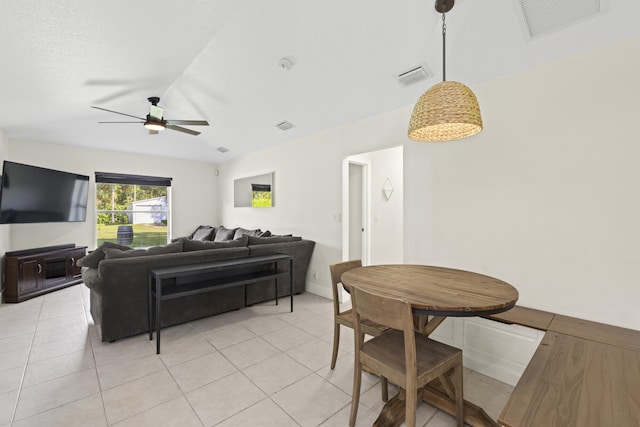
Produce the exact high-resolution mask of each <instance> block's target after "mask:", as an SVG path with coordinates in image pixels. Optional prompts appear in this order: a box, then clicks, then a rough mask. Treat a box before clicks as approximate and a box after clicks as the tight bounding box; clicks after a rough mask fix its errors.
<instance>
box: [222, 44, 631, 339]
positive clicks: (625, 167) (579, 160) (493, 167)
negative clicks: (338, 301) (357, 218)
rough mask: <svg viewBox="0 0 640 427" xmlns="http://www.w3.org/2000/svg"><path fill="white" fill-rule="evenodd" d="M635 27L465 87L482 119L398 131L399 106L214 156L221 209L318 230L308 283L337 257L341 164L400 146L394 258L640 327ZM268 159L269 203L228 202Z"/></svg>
mask: <svg viewBox="0 0 640 427" xmlns="http://www.w3.org/2000/svg"><path fill="white" fill-rule="evenodd" d="M638 75H640V38H634V39H631V40H627V41H623V42H619V43H617V44H613V45H610V46H608V47H607V48H605V49H599V50H595V51H592V52H589V53H587V54H584V55H580V56H577V57H573V58H570V59H566V60H563V61H560V62H558V63H554V64H550V65H546V66H543V67H540V68H537V69H534V70H530V71H527V72H524V73H520V74H517V75H513V76H509V77H505V78H502V79H500V80H496V81H493V82H490V83H487V84H484V85H481V86H479V87H474V88H473V89H474V91H475V92H476V94H477V95H478V98H479V100H480V104H481V108H482V111H483V118H484V123H485V130H484V131H483V133H481V134H479V135H477V136H475V137H472V138H470V139H468V140H463V141H458V142H453V143H446V144H423V143H414V142H408V140H407V137H406V131H407V125H408V121H409V115H410V113H411V108H412V107H411V106H407V107H406V108H403V109H400V110H396V111H391V112H388V113H385V114H381V115H379V116H376V117H371V118H369V119H366V120H362V121H359V122H356V123H352V124H350V125H348V126H344V127H341V128H337V129H333V130H330V131H327V132H324V133H321V134H316V135H312V136H310V137H306V138H302V139H299V140H298V141H295V142H293V143H288V144H283V145H280V146H278V147H274V148H271V149H268V150H264V151H262V152H260V153H254V154H252V155H249V156H246V157H244V158H242V159H239V160H236V161H234V162H230V163H229V164H226V165H224V166H223V167H222V168H221V171H222V173H221V181H220V184H221V187H220V191H221V196H222V200H221V202H222V204H221V218H222V219H223V222H225V223H228V224H229V225H243V226H261V227H262V228H265V227H267V228H271V229H274V230H275V231H276V232H277V231H281V232H285V231H286V232H293V233H294V234H299V235H302V236H304V237H307V238H309V239H312V240H315V241H316V242H317V244H316V249H315V252H314V256H313V259H312V262H311V266H310V270H311V272H313V271H317V272H318V279H317V280H316V279H313V278H312V276H311V275H310V276H309V278H308V282H307V283H308V285H309V286H308V289H309V290H311V291H312V292H316V293H319V294H323V295H327V290H328V289H329V286H330V285H329V283H330V282H329V274H328V265H329V263H331V262H336V261H339V260H340V259H341V224H338V223H336V222H334V220H333V218H334V217H335V213H340V212H341V191H340V189H341V165H342V161H343V159H344V158H345V157H346V156H348V155H351V154H356V153H363V152H367V151H373V150H376V149H383V148H389V147H392V146H395V145H398V144H399V143H405V145H404V241H405V246H404V260H405V262H412V263H424V264H436V265H443V266H450V267H457V268H463V269H468V270H472V271H477V272H479V273H484V274H488V275H491V276H495V277H498V278H500V279H503V280H506V281H508V282H510V283H512V284H513V285H514V286H516V287H517V288H518V290H519V291H520V304H522V305H525V306H531V307H535V308H539V309H545V310H550V311H554V312H557V313H562V314H567V315H571V316H576V317H581V318H587V319H591V320H594V321H599V322H605V323H610V324H614V325H619V326H624V327H629V328H633V329H640V310H638V309H637V305H638V302H639V301H640V286H638V279H639V278H640V251H638V249H637V245H636V243H637V242H638V241H640V226H639V225H638V218H640V192H639V191H638V188H637V187H638V184H639V183H640V167H638V166H637V163H638V158H640V144H639V143H638V136H637V126H636V125H635V123H637V120H638V117H640V104H639V103H637V99H636V98H637V96H636V95H637V92H638V89H639V83H638V80H637V76H638ZM270 171H276V184H275V189H276V194H277V195H276V197H277V202H276V207H275V208H273V209H265V210H257V209H251V208H245V209H233V207H232V206H233V200H231V199H232V197H233V196H232V195H233V191H232V189H233V179H235V178H241V177H243V176H249V175H254V174H257V173H264V172H270Z"/></svg>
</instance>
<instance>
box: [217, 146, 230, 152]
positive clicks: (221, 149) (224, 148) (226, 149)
mask: <svg viewBox="0 0 640 427" xmlns="http://www.w3.org/2000/svg"><path fill="white" fill-rule="evenodd" d="M218 151H219V152H221V153H226V152H227V151H229V149H228V148H227V147H222V146H220V147H218Z"/></svg>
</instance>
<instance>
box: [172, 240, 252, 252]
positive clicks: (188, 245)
mask: <svg viewBox="0 0 640 427" xmlns="http://www.w3.org/2000/svg"><path fill="white" fill-rule="evenodd" d="M248 241H249V237H248V236H242V237H240V238H239V239H235V240H226V241H224V242H211V241H198V240H189V239H184V240H183V241H182V250H183V251H184V252H190V251H201V250H206V249H225V248H235V247H240V246H247V243H248Z"/></svg>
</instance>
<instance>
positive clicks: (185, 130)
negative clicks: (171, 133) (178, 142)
mask: <svg viewBox="0 0 640 427" xmlns="http://www.w3.org/2000/svg"><path fill="white" fill-rule="evenodd" d="M167 129H171V130H177V131H178V132H184V133H188V134H189V135H200V132H196V131H195V130H191V129H187V128H182V127H180V126H174V125H169V124H168V125H167Z"/></svg>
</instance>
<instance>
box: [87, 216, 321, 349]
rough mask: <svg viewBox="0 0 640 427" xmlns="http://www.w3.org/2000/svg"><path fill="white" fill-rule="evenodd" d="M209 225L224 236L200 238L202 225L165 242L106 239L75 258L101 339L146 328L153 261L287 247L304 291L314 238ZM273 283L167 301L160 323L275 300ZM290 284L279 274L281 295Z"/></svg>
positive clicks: (182, 261) (298, 288) (181, 261)
mask: <svg viewBox="0 0 640 427" xmlns="http://www.w3.org/2000/svg"><path fill="white" fill-rule="evenodd" d="M207 227H208V226H207ZM210 228H211V229H220V230H219V231H221V232H222V233H221V234H225V235H226V238H225V239H224V240H218V241H215V234H216V231H217V230H214V231H213V232H211V233H210V234H207V235H206V237H205V238H204V239H203V240H198V239H199V238H201V237H202V235H203V234H206V233H202V232H201V233H199V234H198V235H196V234H197V233H198V231H199V230H202V226H201V227H199V228H198V229H197V230H196V231H195V232H194V233H192V234H191V235H190V236H187V237H184V238H180V239H174V240H173V242H172V243H170V244H168V245H166V246H158V247H153V248H149V249H147V250H140V249H136V250H130V248H127V247H123V246H120V245H116V244H109V243H105V244H103V245H102V246H100V247H99V248H97V249H96V250H95V251H93V252H92V253H90V254H89V255H87V256H86V257H84V258H82V259H80V260H78V261H77V263H78V265H79V266H81V267H82V278H83V281H84V284H85V285H86V286H87V287H88V288H90V289H91V307H90V308H91V315H92V317H93V319H94V321H95V323H96V325H99V328H100V331H101V333H102V341H115V340H117V339H120V338H124V337H128V336H131V335H136V334H140V333H144V332H147V322H148V320H147V286H148V282H147V271H148V269H149V268H153V267H169V266H177V265H188V264H196V263H202V262H207V261H214V260H221V259H233V258H241V257H248V256H251V255H262V254H266V253H285V254H289V255H291V256H292V257H293V269H294V277H293V290H294V293H296V294H298V293H301V292H304V290H305V282H306V276H307V270H308V267H309V261H310V259H311V255H312V253H313V248H314V246H315V242H313V241H311V240H306V239H302V238H300V237H294V236H269V237H267V236H265V235H264V234H266V233H262V232H259V230H258V231H256V230H245V229H239V230H241V232H240V233H229V230H238V229H227V228H225V227H221V228H220V227H210ZM259 234H262V235H259ZM194 237H195V239H194ZM285 264H286V265H285ZM278 267H279V268H282V269H286V270H288V269H289V264H288V262H286V263H282V265H279V266H278ZM274 285H275V283H274V282H273V281H271V282H262V283H254V284H251V285H247V286H246V287H243V286H241V287H235V288H227V289H221V290H216V291H212V292H207V293H203V294H199V295H195V296H188V297H184V298H177V299H173V300H168V301H165V302H163V306H162V307H163V309H162V318H161V320H160V323H161V326H162V327H165V326H169V325H175V324H179V323H184V322H188V321H191V320H195V319H199V318H202V317H206V316H211V315H214V314H219V313H223V312H226V311H231V310H236V309H240V308H243V307H245V300H246V304H247V305H251V304H255V303H258V302H263V301H268V300H272V299H274V298H275V286H274ZM245 289H246V295H245ZM289 290H290V281H289V278H288V277H287V278H284V279H280V280H279V281H278V296H284V295H288V294H289Z"/></svg>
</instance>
